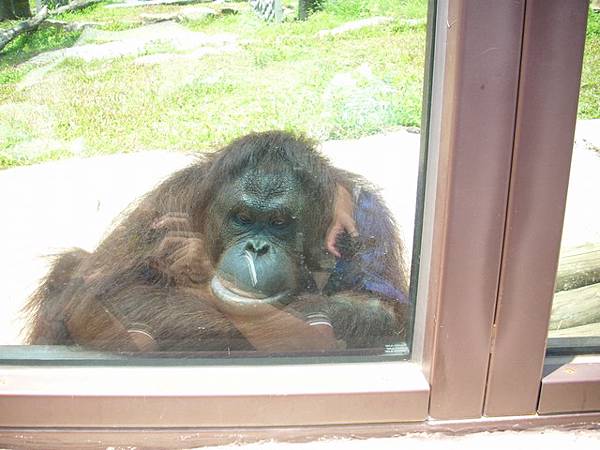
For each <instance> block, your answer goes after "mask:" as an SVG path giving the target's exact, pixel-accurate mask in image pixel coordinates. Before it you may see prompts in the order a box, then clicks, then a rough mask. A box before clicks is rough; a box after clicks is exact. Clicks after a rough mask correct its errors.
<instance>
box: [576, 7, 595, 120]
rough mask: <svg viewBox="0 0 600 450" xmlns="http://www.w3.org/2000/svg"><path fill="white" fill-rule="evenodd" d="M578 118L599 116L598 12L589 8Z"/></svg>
mask: <svg viewBox="0 0 600 450" xmlns="http://www.w3.org/2000/svg"><path fill="white" fill-rule="evenodd" d="M577 115H578V117H579V118H580V119H599V118H600V13H595V12H592V11H591V10H590V14H589V16H588V25H587V33H586V40H585V51H584V53H583V70H582V74H581V90H580V93H579V111H578V114H577Z"/></svg>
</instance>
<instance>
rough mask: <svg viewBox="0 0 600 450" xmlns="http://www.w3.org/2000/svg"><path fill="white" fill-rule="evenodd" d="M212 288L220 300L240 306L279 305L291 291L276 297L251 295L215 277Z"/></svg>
mask: <svg viewBox="0 0 600 450" xmlns="http://www.w3.org/2000/svg"><path fill="white" fill-rule="evenodd" d="M210 287H211V289H212V291H213V294H215V295H216V296H217V297H218V298H219V299H221V300H222V301H225V302H228V303H234V304H238V305H248V306H251V305H264V304H273V303H278V302H279V301H281V300H283V299H284V298H285V297H287V296H288V295H289V291H284V292H280V293H278V294H276V295H273V296H270V297H267V296H261V295H260V294H254V293H249V292H247V291H244V290H242V289H239V288H238V287H236V286H234V285H233V284H232V283H230V282H228V281H225V280H221V279H220V278H219V277H217V276H215V277H213V279H212V281H211V283H210Z"/></svg>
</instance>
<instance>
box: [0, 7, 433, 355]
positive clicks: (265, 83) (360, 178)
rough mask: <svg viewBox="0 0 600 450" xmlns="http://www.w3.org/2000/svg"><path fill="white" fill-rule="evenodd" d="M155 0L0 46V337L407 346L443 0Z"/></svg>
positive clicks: (284, 349) (381, 351)
mask: <svg viewBox="0 0 600 450" xmlns="http://www.w3.org/2000/svg"><path fill="white" fill-rule="evenodd" d="M156 3H158V5H155V6H149V5H147V4H144V3H143V2H140V4H139V5H138V4H136V2H126V3H118V2H116V3H110V4H104V3H102V4H100V5H96V6H93V7H90V8H86V9H83V10H80V11H78V12H76V13H71V14H68V15H64V17H63V16H60V20H61V21H63V22H65V23H64V24H62V25H60V26H59V25H53V26H48V27H42V28H40V29H38V30H36V31H34V32H32V33H31V34H29V35H21V36H18V37H17V38H15V39H14V40H12V41H11V42H9V43H8V44H7V46H6V47H5V48H4V50H2V54H3V56H2V58H1V60H0V165H1V167H2V168H3V170H2V171H0V191H1V192H3V212H4V217H5V220H4V221H3V223H2V224H1V225H0V248H2V252H1V254H0V268H1V270H2V272H3V273H4V274H7V276H6V280H5V282H4V283H3V287H2V288H0V293H1V294H2V295H0V298H2V314H0V345H1V346H2V347H0V352H1V353H0V356H4V358H5V360H7V359H8V360H10V359H32V358H33V359H50V360H53V359H61V358H69V359H72V358H84V359H85V358H100V359H103V358H109V359H110V358H119V357H123V355H126V356H127V357H129V356H131V355H138V354H140V353H141V354H144V355H147V354H152V355H156V354H161V355H162V354H166V355H172V356H180V355H186V356H216V357H226V358H228V357H232V356H264V355H346V356H348V355H350V356H352V355H358V356H360V357H362V358H364V357H366V356H369V357H379V356H382V355H383V356H386V357H387V356H391V357H401V358H407V357H408V356H409V353H410V348H409V342H410V336H411V334H412V322H413V317H412V315H413V311H414V308H413V305H412V300H411V299H412V298H414V293H411V291H410V288H411V287H410V286H409V282H408V280H410V266H411V264H410V261H411V257H412V254H411V252H412V245H413V242H412V241H413V230H414V227H415V224H414V223H413V222H414V216H415V208H416V207H417V205H415V198H416V190H417V177H418V171H419V145H420V144H419V142H420V133H419V126H420V118H421V95H422V91H423V74H424V72H425V70H424V63H425V40H426V27H427V25H426V23H425V22H426V21H425V17H426V15H427V1H426V0H405V1H398V2H390V1H387V0H367V1H364V0H361V1H353V0H350V1H346V0H326V1H323V2H315V1H311V0H299V1H298V2H296V1H290V0H284V1H280V0H259V1H256V2H249V3H248V2H227V3H214V4H207V5H202V6H198V5H193V6H189V5H188V6H185V5H184V6H181V5H173V4H163V5H160V3H161V2H160V1H157V2H156ZM166 3H168V2H166ZM298 17H300V19H302V20H299V19H298ZM16 24H17V22H16V21H3V22H0V27H1V28H2V29H7V28H11V27H13V26H15V25H16ZM419 226H420V224H419ZM27 344H30V345H31V346H30V347H29V348H27V347H24V345H27ZM95 352H100V353H95Z"/></svg>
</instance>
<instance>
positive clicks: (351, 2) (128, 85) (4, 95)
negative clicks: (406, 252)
mask: <svg viewBox="0 0 600 450" xmlns="http://www.w3.org/2000/svg"><path fill="white" fill-rule="evenodd" d="M286 3H287V4H294V3H295V2H292V1H290V0H286ZM425 3H426V2H425V1H424V0H406V1H400V0H330V1H329V2H328V3H327V4H326V6H325V9H324V11H321V12H318V13H316V14H314V15H312V16H311V17H310V19H309V20H308V21H306V22H286V23H282V24H266V23H264V22H262V21H260V20H259V19H257V18H256V17H255V16H254V14H253V13H252V12H251V11H245V12H243V13H241V14H238V15H231V16H221V17H219V18H216V19H207V20H202V21H196V22H188V23H186V24H185V25H186V26H187V27H188V28H189V29H191V30H194V31H201V32H205V33H209V34H214V33H221V32H231V33H235V34H237V35H238V36H239V37H240V39H242V40H247V41H248V42H249V44H248V45H245V46H244V47H243V50H242V51H241V52H238V53H235V54H225V55H216V56H208V57H204V58H202V59H198V60H187V61H177V62H175V63H169V64H162V65H135V64H133V58H119V59H115V60H110V61H99V62H94V63H84V62H83V61H80V60H76V59H70V60H67V61H64V62H63V63H61V64H60V65H59V66H57V67H55V68H53V69H51V70H50V72H49V73H48V74H46V76H45V78H44V81H43V82H41V83H37V84H34V85H32V86H31V87H28V88H25V89H20V90H19V89H17V84H18V82H19V81H21V80H22V79H23V77H24V76H25V75H26V74H27V73H28V72H30V71H31V70H32V69H33V68H32V67H31V65H27V64H20V63H22V62H23V61H26V60H27V59H29V58H30V57H31V56H33V55H35V54H37V53H39V52H42V51H45V50H48V49H53V48H60V47H65V46H69V45H72V43H73V42H74V41H75V40H76V39H77V38H78V36H79V33H69V32H64V31H60V30H57V29H55V28H44V29H41V30H40V31H38V32H36V33H33V34H30V35H27V36H23V37H21V38H18V39H17V40H15V41H14V42H13V43H12V44H11V45H10V46H8V47H7V49H6V50H5V53H3V54H2V56H0V167H2V166H4V167H7V166H13V165H18V164H29V163H32V162H37V161H42V160H47V159H57V158H61V157H66V156H70V155H72V154H73V152H74V151H82V152H83V154H96V153H111V152H121V151H133V150H136V149H142V148H166V149H178V150H197V151H205V150H208V149H211V148H214V147H215V146H219V145H221V144H222V143H224V142H226V141H228V140H229V139H231V138H232V137H235V136H238V135H240V134H243V133H246V132H248V131H251V130H263V129H270V128H286V129H294V130H300V131H305V132H308V133H310V134H311V135H313V136H316V137H318V138H319V139H332V138H347V137H358V136H363V135H368V134H372V133H376V132H379V131H381V130H385V129H390V128H393V127H395V126H398V125H418V123H419V118H420V102H421V100H420V98H421V92H422V87H421V83H422V74H423V62H424V61H423V56H424V55H423V54H424V41H425V27H424V26H421V27H417V28H407V27H402V26H400V25H398V23H397V22H396V23H394V24H390V25H386V26H381V27H377V28H370V29H363V30H360V31H355V32H351V33H348V34H345V35H343V36H341V37H336V38H327V39H318V38H317V37H316V36H315V34H316V33H317V32H318V31H319V30H321V29H326V28H332V27H335V26H338V25H340V24H342V23H345V22H347V21H350V20H355V19H357V18H360V17H369V16H373V15H392V16H394V17H397V18H410V17H424V16H425ZM176 9H177V7H173V6H162V7H151V8H148V7H147V8H143V9H139V8H127V9H106V8H103V7H102V5H98V6H95V7H92V8H89V9H87V10H85V11H81V12H77V13H71V14H68V15H65V16H63V17H62V19H63V20H72V21H74V20H77V21H97V22H102V23H103V24H104V25H103V26H102V27H103V28H105V29H110V30H120V29H124V28H131V27H135V26H137V25H139V14H140V13H141V12H168V11H173V10H176ZM599 30H600V15H598V14H591V15H590V25H589V27H588V40H587V44H586V45H587V46H586V54H585V63H584V73H583V80H582V91H581V99H580V111H579V115H580V117H582V118H597V117H600V101H599V98H600V87H599V86H600V85H599V79H600V77H599V76H597V74H598V73H599V72H600V31H599ZM149 51H150V52H152V51H158V50H157V49H154V50H152V49H149ZM361 67H362V69H360V68H361ZM344 73H345V74H349V75H346V79H348V76H350V77H352V78H353V79H354V80H355V81H356V83H357V85H356V86H354V87H350V88H346V87H343V86H342V87H340V86H341V84H340V83H339V82H338V83H336V82H335V81H334V82H332V80H339V79H340V74H344ZM594 74H596V75H594ZM336 76H337V78H336ZM342 78H343V76H342ZM48 137H50V138H52V139H53V140H54V141H55V142H58V144H53V145H50V146H48V148H44V149H42V150H39V146H38V147H35V148H36V150H34V151H31V148H30V147H31V146H30V147H29V148H28V147H27V146H25V147H24V146H23V145H22V144H23V143H25V142H28V141H31V140H35V139H48ZM73 142H76V143H77V145H75V146H74V145H72V144H71V143H73ZM34 143H35V141H34ZM61 143H64V144H61ZM82 148H83V150H81V149H82Z"/></svg>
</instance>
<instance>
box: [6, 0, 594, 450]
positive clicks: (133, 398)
mask: <svg viewBox="0 0 600 450" xmlns="http://www.w3.org/2000/svg"><path fill="white" fill-rule="evenodd" d="M587 3H588V2H587V0H571V1H568V2H566V1H564V0H520V1H498V0H451V1H449V0H438V1H435V0H430V13H429V15H430V19H431V17H433V12H434V10H437V20H436V24H435V27H434V26H433V25H432V24H433V21H431V20H430V25H429V29H428V49H429V51H428V54H430V55H433V56H432V60H433V61H434V62H433V65H432V66H430V67H429V69H431V70H430V71H428V72H427V74H428V76H427V77H426V78H427V79H428V80H431V83H429V82H427V84H426V92H427V94H426V96H425V99H424V104H426V106H428V105H430V104H431V108H429V107H426V108H424V110H425V115H424V117H425V118H426V120H425V121H424V128H423V133H422V140H423V147H424V149H426V152H424V155H426V156H427V167H426V172H427V176H426V179H427V184H426V185H422V186H421V188H420V191H419V197H420V198H424V199H425V205H426V206H425V209H424V212H423V229H422V245H421V246H420V253H419V255H418V259H417V261H420V264H417V265H415V266H414V267H417V268H418V271H419V278H418V289H417V294H418V298H419V302H418V303H417V311H416V323H417V325H418V327H417V329H416V330H417V331H416V333H415V338H414V351H413V360H412V361H411V362H394V361H390V362H368V363H340V364H300V363H289V364H288V363H282V362H280V363H279V364H274V365H265V366H261V365H256V364H254V365H249V364H242V363H240V364H235V365H222V366H211V365H209V364H206V365H204V366H201V367H198V366H196V367H191V366H176V367H160V366H152V367H147V366H106V365H105V366H102V367H98V366H92V367H90V366H80V365H71V366H61V367H57V366H51V367H50V366H33V365H0V411H2V413H1V414H0V442H1V443H3V444H14V445H16V444H19V443H21V444H22V440H21V439H28V440H29V441H28V443H32V442H35V443H36V445H40V446H42V447H43V446H44V445H45V446H48V445H52V444H54V445H57V444H58V443H60V444H65V445H66V444H67V443H70V444H71V445H75V444H78V443H79V444H81V443H84V442H89V441H90V439H91V440H93V441H94V442H97V443H99V444H102V445H108V444H109V443H110V444H111V445H115V444H118V445H143V444H144V443H148V442H152V443H153V444H154V445H157V443H159V442H162V443H164V445H169V444H173V443H177V442H181V439H185V440H186V445H188V446H194V445H202V444H207V443H223V442H231V441H233V440H239V439H246V440H253V439H260V438H264V437H271V438H273V437H275V438H279V439H294V438H295V439H306V438H310V437H316V436H323V435H329V436H332V435H336V436H340V435H346V436H348V435H363V436H364V435H371V436H378V435H379V436H381V435H393V434H398V433H402V432H406V431H445V430H455V431H456V430H459V431H469V430H481V429H503V428H507V427H511V428H515V427H522V428H526V427H532V426H537V427H539V426H541V425H548V426H558V425H560V424H566V425H569V426H572V425H576V424H579V425H581V426H587V425H590V424H592V423H595V424H597V423H598V422H600V398H599V397H598V393H599V392H600V359H598V358H597V357H586V358H578V359H571V358H568V359H566V360H557V359H556V358H554V359H553V358H545V348H546V336H547V331H548V324H549V314H550V307H551V302H552V294H553V289H554V278H555V274H556V266H557V260H558V248H559V245H560V234H561V228H562V217H563V213H564V204H565V199H566V189H567V182H568V172H569V165H570V154H571V150H572V143H573V134H574V124H575V118H576V109H577V108H576V106H577V97H578V90H579V78H580V74H581V59H582V58H581V53H582V49H583V36H584V31H585V23H586V15H587V7H588V4H587ZM545 52H552V57H551V58H549V57H548V54H547V53H545ZM548 92H552V95H547V93H548ZM540 224H543V226H540ZM532 280H533V281H535V282H534V283H533V282H531V281H532ZM246 380H248V381H246ZM244 381H245V382H244ZM161 445H162V444H161ZM31 447H32V448H33V447H34V446H33V444H32V445H31Z"/></svg>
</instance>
